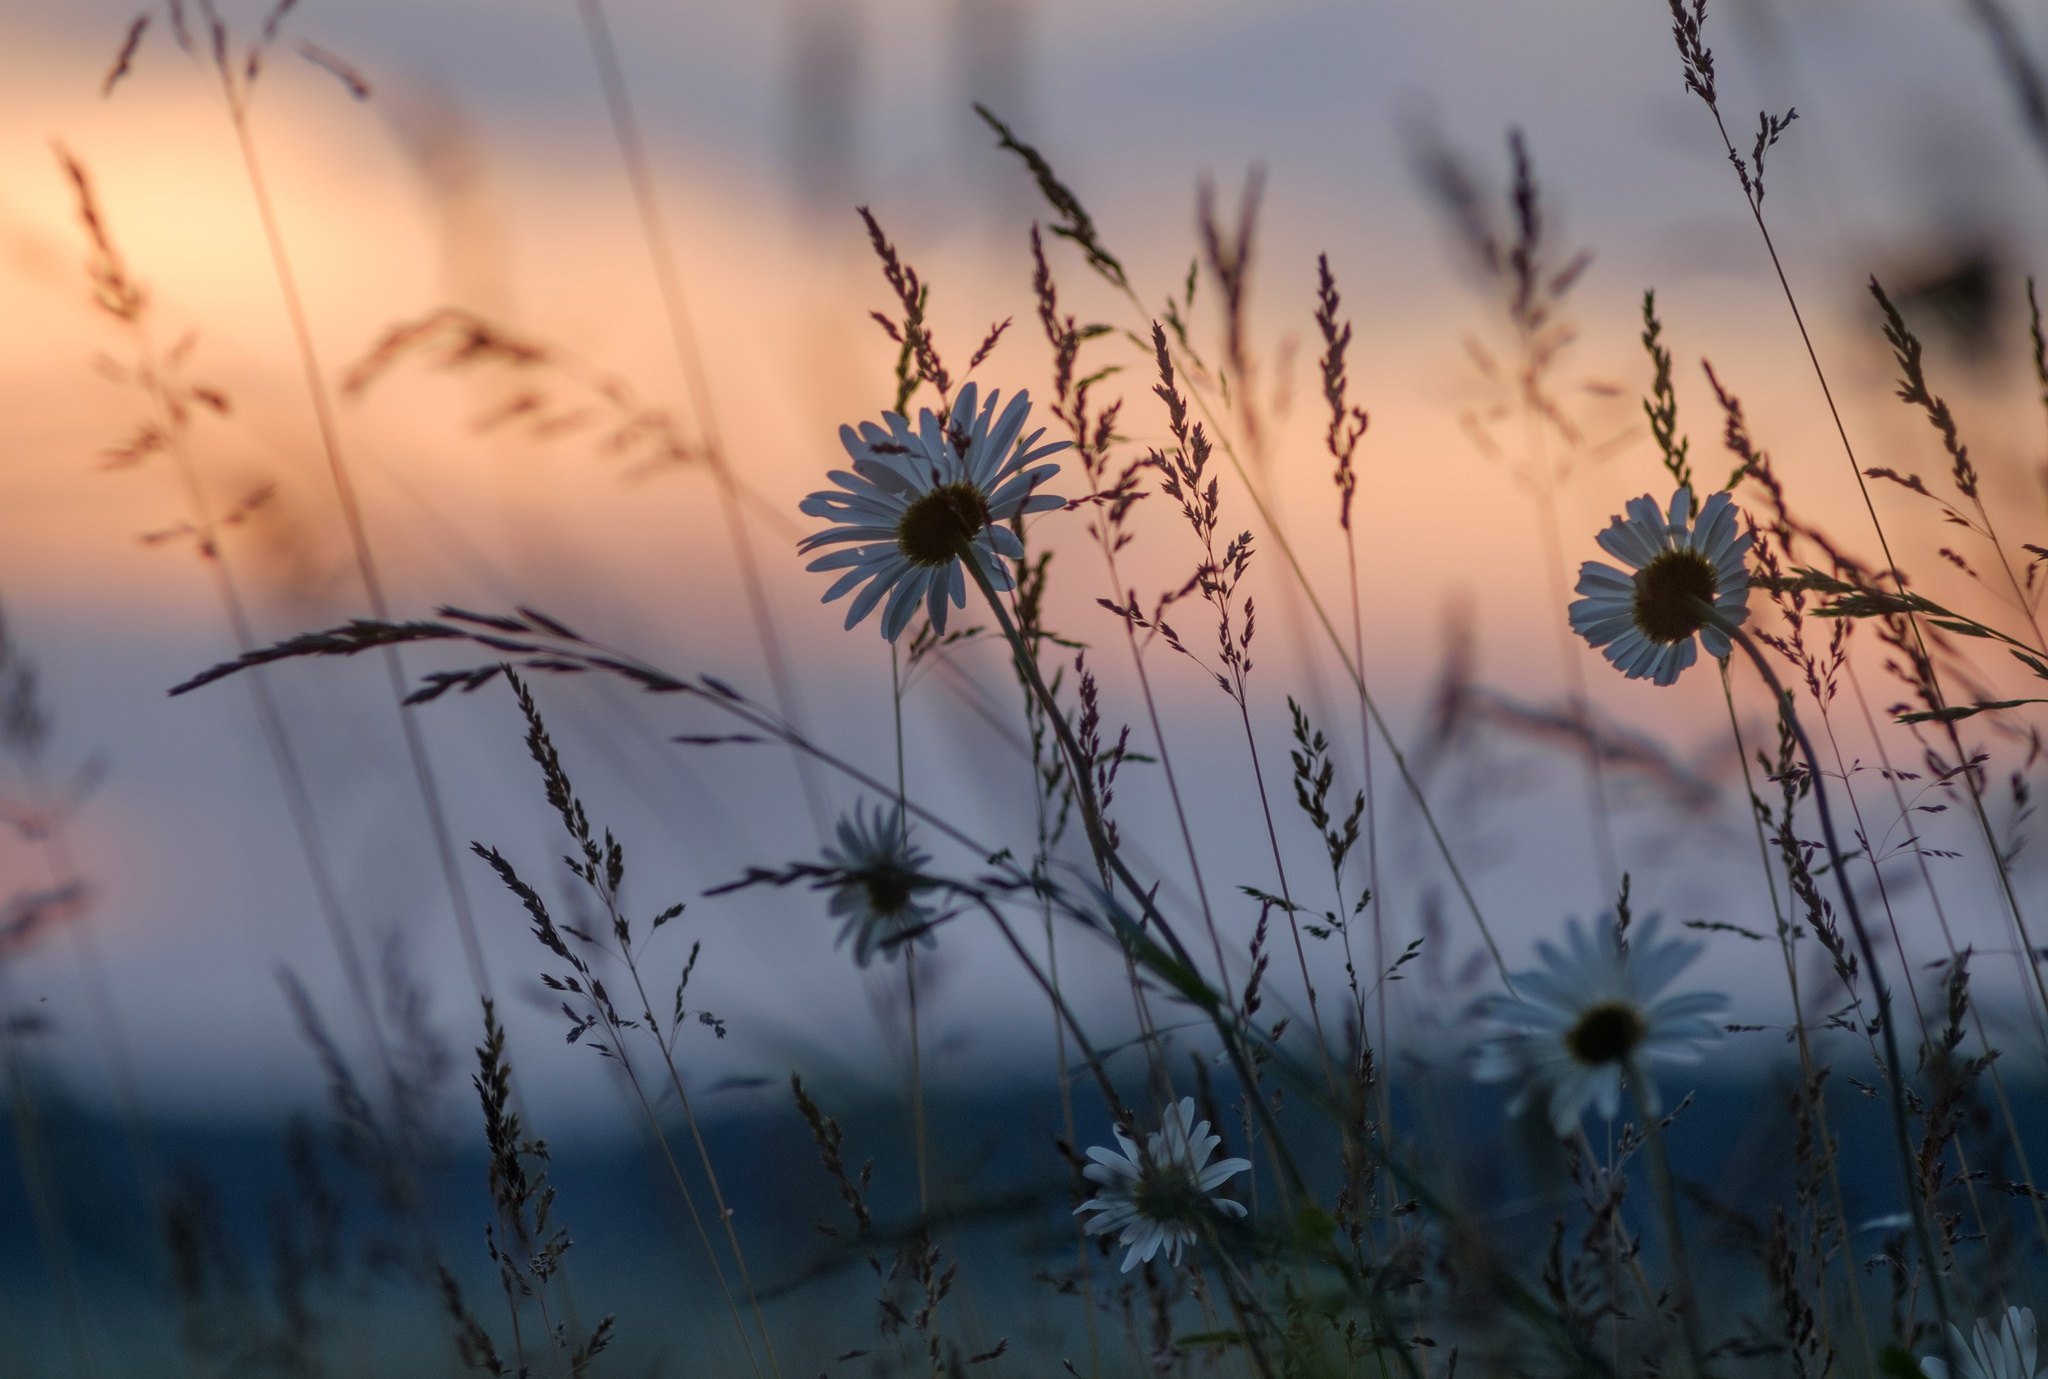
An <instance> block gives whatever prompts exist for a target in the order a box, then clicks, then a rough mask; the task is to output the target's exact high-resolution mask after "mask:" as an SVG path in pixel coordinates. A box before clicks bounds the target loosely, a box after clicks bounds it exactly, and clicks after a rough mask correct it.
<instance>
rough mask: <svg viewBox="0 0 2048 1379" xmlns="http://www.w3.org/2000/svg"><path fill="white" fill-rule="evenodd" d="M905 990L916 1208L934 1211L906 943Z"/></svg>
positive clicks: (910, 951)
mask: <svg viewBox="0 0 2048 1379" xmlns="http://www.w3.org/2000/svg"><path fill="white" fill-rule="evenodd" d="M903 990H904V993H905V996H906V998H907V1000H908V1001H909V1004H910V1119H911V1123H912V1126H913V1132H914V1134H915V1136H916V1140H917V1211H918V1215H920V1216H926V1215H929V1214H930V1213H931V1209H932V1201H931V1184H930V1181H929V1173H928V1169H927V1166H926V1151H925V1143H926V1137H925V1119H924V1063H923V1057H922V1054H921V1053H920V1050H919V1040H918V1034H917V945H916V944H914V943H906V944H904V945H903Z"/></svg>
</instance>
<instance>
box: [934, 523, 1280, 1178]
mask: <svg viewBox="0 0 2048 1379" xmlns="http://www.w3.org/2000/svg"><path fill="white" fill-rule="evenodd" d="M960 563H961V564H962V565H963V566H964V567H965V568H966V570H967V572H968V574H969V575H970V576H972V577H973V579H974V583H975V585H976V587H978V588H979V589H980V590H981V594H982V597H983V599H985V600H986V601H987V603H988V606H989V608H990V610H991V611H992V612H994V614H995V616H996V622H997V624H998V626H1000V627H1001V629H1002V632H1003V638H1004V640H1006V641H1007V642H1009V644H1010V651H1011V654H1012V655H1013V656H1014V657H1015V658H1016V662H1017V668H1018V669H1019V670H1020V671H1022V672H1023V674H1024V677H1025V680H1026V681H1027V683H1029V685H1030V686H1031V692H1032V693H1033V694H1034V695H1036V696H1037V698H1038V701H1039V703H1040V704H1042V705H1043V706H1044V707H1045V711H1046V718H1047V719H1048V721H1050V722H1051V724H1052V726H1053V731H1054V732H1055V733H1056V734H1057V735H1058V737H1059V741H1060V746H1061V748H1062V750H1064V751H1065V752H1066V754H1067V763H1068V767H1069V769H1070V770H1071V771H1072V773H1073V779H1074V789H1075V793H1076V795H1077V796H1078V798H1079V800H1080V805H1081V823H1082V827H1083V828H1084V830H1085V831H1086V832H1087V834H1088V843H1089V846H1090V848H1091V849H1092V850H1093V851H1094V854H1095V859H1096V862H1097V864H1098V865H1099V866H1100V867H1101V868H1102V869H1103V870H1104V871H1105V872H1107V873H1110V874H1112V875H1114V876H1115V878H1116V880H1117V881H1118V882H1119V883H1121V884H1122V885H1123V887H1124V890H1125V892H1126V894H1128V895H1129V896H1130V898H1131V900H1132V902H1133V903H1134V904H1136V905H1137V906H1138V907H1139V909H1140V911H1141V913H1142V914H1143V915H1144V917H1145V918H1146V919H1147V920H1150V921H1151V922H1152V924H1153V925H1154V926H1155V927H1156V928H1157V929H1158V931H1159V935H1160V937H1161V938H1163V939H1165V940H1166V944H1167V948H1168V949H1169V950H1170V951H1171V953H1172V955H1173V957H1174V959H1175V960H1176V961H1177V962H1179V963H1180V964H1181V965H1182V966H1184V967H1185V968H1186V969H1187V970H1188V972H1189V974H1190V975H1191V976H1192V975H1193V974H1195V973H1196V971H1197V969H1196V967H1195V965H1194V962H1193V960H1192V959H1191V957H1190V956H1189V954H1188V950H1187V948H1186V946H1185V945H1184V944H1182V942H1181V940H1180V936H1179V935H1178V934H1176V933H1175V932H1174V930H1173V926H1172V925H1171V924H1169V923H1168V922H1167V919H1166V916H1165V915H1163V914H1161V913H1160V911H1159V907H1158V906H1157V905H1156V904H1155V903H1154V902H1153V899H1152V893H1151V891H1150V890H1148V889H1147V888H1146V887H1144V886H1142V885H1140V884H1139V882H1138V878H1137V877H1135V876H1133V875H1132V874H1131V870H1130V868H1129V867H1127V866H1126V865H1125V864H1124V860H1123V858H1122V857H1120V856H1119V855H1118V854H1117V851H1116V849H1115V848H1114V847H1113V846H1111V844H1110V841H1109V835H1108V832H1107V830H1106V829H1105V827H1104V824H1103V819H1102V810H1101V805H1100V804H1099V802H1098V801H1097V799H1096V796H1095V782H1094V781H1093V779H1091V777H1090V768H1089V764H1088V759H1087V757H1086V755H1085V754H1084V753H1083V752H1082V751H1081V745H1080V743H1078V742H1076V741H1075V740H1074V732H1073V729H1072V728H1071V727H1070V726H1069V725H1068V723H1067V719H1066V715H1065V714H1063V713H1061V712H1060V708H1059V703H1058V701H1057V700H1055V699H1054V698H1053V696H1052V691H1051V690H1050V689H1048V688H1047V687H1046V683H1045V678H1044V677H1043V676H1042V675H1040V674H1039V670H1038V661H1037V659H1036V658H1035V657H1033V656H1032V654H1031V649H1030V648H1029V647H1028V646H1026V645H1025V643H1024V638H1023V637H1022V636H1021V635H1020V634H1019V633H1018V631H1017V624H1016V622H1015V620H1014V619H1012V618H1011V617H1010V610H1009V609H1007V608H1005V607H1004V606H1003V601H1002V598H1001V596H1000V595H998V594H997V593H996V590H995V586H994V585H992V584H990V583H989V578H988V575H987V574H986V573H984V572H983V570H982V568H981V565H980V562H979V561H977V560H976V559H975V558H974V555H973V553H972V552H971V551H968V550H962V551H961V553H960ZM1195 980H1196V981H1199V977H1196V978H1195ZM1186 994H1189V995H1190V996H1191V997H1193V995H1194V993H1186ZM1202 996H1205V997H1206V999H1199V998H1197V1004H1198V1005H1200V1006H1201V1008H1202V1011H1203V1013H1204V1014H1205V1015H1207V1016H1208V1018H1209V1020H1210V1022H1211V1023H1212V1024H1214V1025H1215V1027H1216V1031H1217V1033H1218V1034H1219V1035H1221V1036H1222V1041H1223V1047H1224V1050H1225V1052H1226V1053H1227V1054H1228V1055H1229V1057H1230V1061H1231V1067H1232V1070H1233V1071H1234V1072H1236V1074H1237V1076H1238V1078H1239V1079H1240V1081H1241V1082H1242V1084H1243V1085H1244V1086H1246V1087H1251V1086H1255V1085H1257V1078H1256V1076H1255V1075H1254V1073H1253V1070H1252V1066H1251V1060H1250V1059H1249V1058H1247V1057H1246V1055H1245V1052H1244V1047H1243V1039H1242V1032H1241V1031H1239V1030H1238V1029H1237V1028H1236V1027H1235V1025H1234V1024H1233V1023H1232V1021H1231V1020H1230V1018H1229V1015H1228V1012H1226V1011H1225V1010H1224V1009H1223V1008H1222V1007H1221V1006H1220V1005H1219V1004H1218V1002H1217V1000H1216V996H1215V993H1214V992H1210V991H1204V992H1203V993H1202ZM1254 1105H1255V1106H1256V1107H1257V1109H1258V1112H1259V1118H1260V1120H1261V1121H1263V1122H1264V1123H1265V1126H1266V1132H1267V1134H1268V1135H1269V1136H1270V1137H1271V1138H1272V1141H1273V1148H1274V1157H1275V1159H1276V1160H1277V1161H1278V1163H1279V1165H1280V1168H1281V1171H1282V1174H1283V1176H1284V1178H1285V1181H1286V1182H1287V1184H1288V1185H1289V1186H1290V1187H1292V1188H1293V1189H1294V1190H1295V1191H1297V1192H1299V1191H1305V1190H1306V1184H1305V1181H1304V1179H1303V1178H1302V1176H1301V1170H1300V1168H1299V1167H1298V1166H1296V1164H1295V1162H1294V1156H1293V1154H1292V1153H1291V1152H1290V1151H1289V1149H1288V1148H1287V1143H1286V1141H1285V1140H1284V1139H1283V1138H1282V1137H1281V1135H1280V1128H1279V1125H1278V1123H1277V1121H1276V1120H1275V1119H1274V1117H1273V1114H1272V1111H1271V1109H1270V1108H1269V1107H1268V1106H1267V1105H1266V1103H1265V1101H1264V1099H1263V1098H1257V1099H1255V1100H1254Z"/></svg>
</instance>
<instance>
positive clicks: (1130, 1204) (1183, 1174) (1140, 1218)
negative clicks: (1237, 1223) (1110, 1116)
mask: <svg viewBox="0 0 2048 1379" xmlns="http://www.w3.org/2000/svg"><path fill="white" fill-rule="evenodd" d="M1116 1142H1117V1144H1118V1145H1120V1146H1121V1147H1122V1152H1121V1153H1119V1152H1118V1151H1117V1150H1114V1149H1105V1148H1103V1147H1102V1146H1100V1145H1097V1146H1095V1147H1094V1148H1092V1149H1090V1150H1089V1151H1088V1157H1089V1158H1091V1159H1093V1160H1094V1161H1095V1162H1093V1163H1091V1164H1089V1165H1088V1166H1087V1167H1086V1168H1084V1169H1082V1170H1081V1171H1082V1172H1083V1173H1085V1174H1087V1175H1088V1177H1089V1179H1090V1180H1091V1181H1093V1182H1095V1183H1097V1184H1099V1185H1100V1187H1101V1189H1102V1190H1101V1191H1100V1192H1098V1193H1097V1194H1096V1195H1095V1196H1093V1197H1091V1198H1089V1199H1088V1200H1087V1201H1085V1202H1083V1203H1082V1204H1081V1205H1080V1206H1078V1207H1076V1208H1075V1209H1074V1215H1076V1216H1079V1215H1080V1214H1081V1213H1082V1212H1094V1213H1095V1216H1094V1217H1093V1218H1092V1219H1091V1220H1090V1221H1089V1222H1088V1227H1087V1229H1088V1234H1090V1235H1104V1234H1107V1233H1108V1232H1110V1231H1119V1230H1120V1231H1122V1232H1123V1234H1121V1235H1120V1236H1118V1237H1117V1242H1116V1243H1117V1244H1119V1245H1127V1246H1129V1247H1130V1248H1129V1250H1128V1251H1126V1253H1125V1254H1124V1267H1123V1272H1125V1273H1129V1272H1130V1271H1131V1270H1133V1269H1135V1268H1137V1267H1138V1265H1139V1264H1141V1263H1144V1262H1145V1261H1147V1260H1150V1259H1151V1258H1152V1256H1153V1255H1155V1254H1157V1253H1159V1249H1160V1247H1161V1246H1165V1248H1166V1260H1167V1262H1168V1263H1169V1264H1178V1263H1180V1251H1181V1247H1182V1246H1183V1245H1190V1244H1193V1243H1194V1241H1195V1239H1196V1238H1197V1232H1198V1230H1199V1228H1200V1227H1201V1224H1202V1222H1203V1220H1204V1219H1205V1218H1207V1217H1212V1216H1214V1215H1215V1213H1217V1212H1218V1211H1221V1212H1225V1213H1228V1214H1229V1215H1231V1216H1243V1215H1244V1204H1243V1203H1242V1202H1238V1201H1234V1200H1232V1199H1231V1198H1228V1197H1218V1196H1215V1195H1213V1194H1214V1193H1215V1191H1216V1189H1217V1188H1219V1187H1221V1186H1223V1184H1224V1183H1226V1182H1228V1181H1229V1180H1230V1179H1232V1178H1234V1177H1236V1176H1237V1175H1238V1174H1240V1173H1243V1172H1244V1171H1245V1170H1246V1169H1248V1168H1250V1167H1251V1162H1250V1160H1247V1159H1219V1160H1218V1161H1217V1162H1215V1163H1213V1164H1212V1163H1210V1162H1209V1156H1210V1155H1211V1154H1213V1153H1215V1152H1216V1147H1217V1146H1218V1145H1220V1144H1222V1143H1223V1140H1222V1138H1221V1137H1220V1136H1217V1135H1212V1134H1210V1133H1209V1122H1208V1121H1206V1120H1202V1121H1198V1120H1196V1119H1195V1099H1194V1098H1193V1097H1182V1098H1181V1099H1180V1100H1179V1101H1178V1102H1176V1103H1174V1104H1173V1105H1171V1106H1169V1107H1167V1108H1166V1116H1165V1118H1164V1119H1163V1120H1162V1121H1161V1123H1160V1126H1159V1129H1158V1131H1157V1132H1156V1133H1154V1134H1151V1135H1147V1136H1146V1137H1145V1150H1144V1152H1143V1153H1142V1154H1141V1153H1139V1152H1138V1146H1137V1145H1135V1144H1133V1143H1131V1141H1130V1139H1129V1137H1128V1136H1126V1135H1125V1134H1124V1132H1123V1131H1121V1130H1118V1131H1117V1132H1116Z"/></svg>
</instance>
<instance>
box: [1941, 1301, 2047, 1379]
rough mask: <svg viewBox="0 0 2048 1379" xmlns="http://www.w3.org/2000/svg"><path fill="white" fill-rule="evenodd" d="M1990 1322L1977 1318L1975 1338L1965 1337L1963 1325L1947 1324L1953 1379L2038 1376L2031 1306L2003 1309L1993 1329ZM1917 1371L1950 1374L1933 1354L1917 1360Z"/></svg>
mask: <svg viewBox="0 0 2048 1379" xmlns="http://www.w3.org/2000/svg"><path fill="white" fill-rule="evenodd" d="M1991 1321H1992V1319H1991V1318H1989V1317H1984V1318H1982V1319H1980V1320H1979V1321H1978V1323H1977V1334H1976V1336H1975V1338H1974V1339H1972V1338H1967V1337H1965V1336H1964V1335H1963V1332H1962V1328H1960V1327H1958V1326H1955V1325H1953V1324H1951V1325H1950V1326H1949V1329H1948V1335H1949V1343H1950V1345H1951V1347H1952V1350H1951V1353H1952V1354H1953V1355H1954V1356H1955V1357H1956V1368H1955V1370H1954V1375H1955V1379H2039V1375H2040V1371H2039V1370H2037V1369H2036V1368H2035V1363H2036V1358H2037V1354H2036V1349H2035V1344H2034V1313H2033V1309H2031V1308H2027V1307H2008V1308H2006V1309H2005V1318H2004V1322H2003V1324H2002V1325H2001V1326H1999V1327H1998V1328H1997V1329H1995V1330H1994V1329H1993V1328H1992V1325H1991ZM1920 1372H1921V1373H1922V1374H1924V1375H1926V1376H1927V1379H1949V1376H1950V1374H1951V1371H1950V1369H1949V1367H1948V1362H1947V1361H1946V1360H1937V1359H1935V1358H1934V1357H1933V1356H1929V1357H1928V1358H1926V1359H1924V1360H1922V1361H1921V1362H1920Z"/></svg>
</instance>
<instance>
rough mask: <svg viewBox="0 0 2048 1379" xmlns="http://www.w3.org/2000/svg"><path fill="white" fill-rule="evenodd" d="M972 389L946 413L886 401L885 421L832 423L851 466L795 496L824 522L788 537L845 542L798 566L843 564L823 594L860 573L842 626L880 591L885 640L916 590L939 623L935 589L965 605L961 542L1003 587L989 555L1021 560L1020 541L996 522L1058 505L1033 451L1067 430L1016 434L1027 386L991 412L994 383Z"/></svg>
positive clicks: (906, 615) (941, 613)
mask: <svg viewBox="0 0 2048 1379" xmlns="http://www.w3.org/2000/svg"><path fill="white" fill-rule="evenodd" d="M976 398H977V394H976V392H975V386H974V384H972V383H969V384H967V385H966V386H965V387H963V388H961V389H960V396H959V398H958V399H957V400H956V401H955V402H954V404H953V412H952V415H951V416H950V417H949V418H946V419H943V420H942V419H941V418H940V417H939V416H938V415H936V414H935V413H933V412H932V411H931V409H930V408H926V409H924V410H922V411H921V412H919V413H918V419H917V427H916V429H915V430H913V429H912V428H911V425H910V423H909V422H908V421H906V420H904V419H903V418H902V417H900V416H898V415H897V414H896V413H894V412H884V413H883V414H882V420H883V421H884V422H886V423H887V429H886V430H885V429H884V428H883V427H880V426H877V425H875V424H874V423H873V422H862V423H861V426H860V430H859V431H858V432H856V431H855V430H854V429H853V428H852V427H851V426H842V427H840V428H839V441H840V444H842V445H844V446H845V447H846V453H847V454H849V455H851V456H852V457H853V471H852V472H851V473H848V472H847V471H845V470H842V469H835V470H833V471H832V473H831V475H830V476H829V477H830V478H831V480H832V482H833V483H835V484H837V485H838V487H837V488H829V489H824V490H821V491H820V492H817V493H813V494H812V495H811V496H810V497H808V498H806V499H804V501H803V503H802V504H801V505H800V506H801V508H802V510H803V511H804V512H805V513H807V514H808V515H810V516H812V517H823V518H826V519H827V520H829V521H830V522H832V523H833V525H832V526H830V527H827V528H826V529H825V530H823V531H821V532H817V533H815V534H813V535H811V536H807V537H805V538H804V539H803V540H802V541H801V542H799V543H798V544H797V549H798V550H799V551H801V552H804V553H806V554H808V553H809V552H811V551H814V550H817V549H818V548H819V547H821V546H832V545H839V544H841V543H845V542H852V543H855V544H853V545H851V546H849V547H848V548H847V549H845V550H837V551H832V552H830V553H829V554H827V555H822V556H820V557H818V558H817V559H816V560H814V561H812V562H811V563H810V565H809V566H808V567H807V568H809V569H813V570H844V571H845V572H846V573H845V574H843V575H841V576H840V577H839V578H838V579H837V580H836V581H835V582H834V583H833V585H832V587H831V588H830V589H828V590H826V591H825V602H827V603H830V602H832V600H834V599H836V598H840V597H843V596H844V595H846V594H848V593H851V592H852V591H853V589H854V588H855V587H856V586H858V585H861V584H866V585H867V587H866V588H865V589H862V590H861V591H860V593H859V594H857V595H855V596H854V600H853V604H852V606H851V607H849V608H848V609H847V610H846V625H847V627H848V628H849V629H851V628H852V627H853V625H854V624H855V623H857V622H859V621H860V620H861V619H863V618H865V617H866V616H867V615H868V614H869V613H871V612H873V611H874V609H875V606H876V605H877V604H879V603H882V602H883V599H884V597H885V596H886V597H887V603H886V604H885V605H884V607H883V610H882V635H883V636H884V637H886V638H888V639H889V640H890V641H892V642H893V641H895V640H896V638H897V637H898V636H899V635H900V634H901V633H902V631H903V629H904V628H905V627H907V626H909V624H910V619H911V615H912V614H914V613H915V612H916V611H917V605H918V603H919V601H920V600H921V601H923V603H924V605H925V608H926V611H927V612H928V613H929V614H930V616H931V620H932V626H933V628H935V629H936V630H938V631H940V632H943V631H945V630H946V602H947V600H948V599H949V598H950V599H951V600H952V602H953V604H954V606H956V607H961V608H964V607H966V606H967V578H966V576H965V574H964V573H963V572H962V571H961V569H960V556H961V554H962V552H967V553H969V554H971V555H972V557H973V559H974V562H975V564H976V565H978V566H979V567H980V569H981V572H982V573H983V574H984V575H986V576H988V581H989V583H990V584H991V585H993V586H994V587H995V588H997V589H1009V588H1012V587H1014V586H1013V581H1012V579H1011V577H1010V570H1009V567H1008V566H1007V565H1006V564H1005V563H1004V561H1003V560H1002V559H1000V558H999V557H1007V558H1008V559H1010V560H1021V559H1022V558H1023V556H1024V546H1023V543H1021V542H1020V541H1018V540H1017V535H1016V533H1015V532H1012V531H1011V530H1010V529H1009V528H1008V527H1006V526H1004V525H1003V523H1005V522H1008V521H1009V520H1010V519H1011V518H1013V517H1016V516H1018V515H1020V514H1022V513H1030V512H1048V511H1050V510H1052V509H1053V508H1057V507H1062V506H1064V505H1065V503H1064V500H1063V499H1060V498H1057V497H1055V496H1053V495H1052V494H1050V493H1041V492H1039V491H1038V490H1039V486H1040V485H1042V484H1044V483H1045V482H1046V481H1047V480H1048V479H1050V478H1051V477H1052V476H1053V475H1054V474H1056V473H1058V472H1059V466H1058V465H1056V464H1038V463H1037V461H1039V460H1042V459H1044V458H1045V457H1046V456H1047V455H1051V454H1054V453H1056V452H1058V451H1061V450H1064V449H1066V448H1067V445H1068V442H1066V441H1055V442H1052V443H1050V444H1046V445H1040V444H1039V443H1038V439H1039V437H1040V436H1043V435H1044V434H1045V432H1044V430H1043V429H1040V430H1037V431H1033V432H1032V433H1031V434H1030V435H1028V436H1022V432H1023V430H1024V422H1025V419H1026V418H1027V417H1028V416H1029V415H1030V412H1031V398H1030V395H1029V394H1028V393H1024V392H1019V393H1018V394H1017V395H1016V396H1015V397H1013V398H1011V399H1010V404H1009V406H1007V407H1005V408H1003V409H1002V411H1001V413H1000V414H998V413H997V411H996V404H997V403H998V402H999V401H1000V400H1001V398H1002V394H1001V393H997V392H991V393H990V394H989V395H988V402H987V403H986V404H985V405H983V406H981V407H980V409H979V410H977V409H976ZM1020 436H1022V438H1021V439H1020V438H1019V437H1020Z"/></svg>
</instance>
